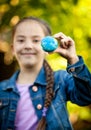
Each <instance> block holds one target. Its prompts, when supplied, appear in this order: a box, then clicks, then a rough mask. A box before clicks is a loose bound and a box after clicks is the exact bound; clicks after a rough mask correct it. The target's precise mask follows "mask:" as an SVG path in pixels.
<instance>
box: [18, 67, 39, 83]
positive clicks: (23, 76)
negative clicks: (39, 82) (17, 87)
mask: <svg viewBox="0 0 91 130" xmlns="http://www.w3.org/2000/svg"><path fill="white" fill-rule="evenodd" d="M40 69H41V67H40V68H34V69H33V68H31V69H28V68H27V69H26V68H23V69H21V70H20V73H19V76H18V79H17V83H19V84H33V83H34V81H35V80H36V78H37V75H38V73H39V71H40Z"/></svg>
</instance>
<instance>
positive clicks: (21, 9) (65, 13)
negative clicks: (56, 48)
mask: <svg viewBox="0 0 91 130" xmlns="http://www.w3.org/2000/svg"><path fill="white" fill-rule="evenodd" d="M26 16H37V17H39V18H42V19H44V20H46V21H47V22H48V23H49V25H50V26H51V28H52V34H55V33H57V32H60V31H61V32H63V33H65V34H66V35H68V36H71V37H72V38H73V39H74V40H75V43H76V50H77V54H78V55H82V56H83V58H84V61H85V63H86V64H87V66H88V68H89V70H90V71H91V0H0V80H1V81H2V80H4V79H7V78H9V77H10V76H11V75H12V74H13V73H14V71H15V70H16V69H17V67H18V66H17V63H16V60H15V59H14V58H13V56H12V53H11V50H10V44H11V43H12V40H11V30H12V27H13V26H14V25H15V24H16V23H17V22H18V21H19V20H20V19H21V18H22V17H26ZM47 60H48V62H49V64H51V66H52V68H53V69H54V70H58V69H66V65H67V61H66V60H65V59H64V58H62V57H60V56H58V55H57V54H51V55H48V56H47ZM67 107H68V112H69V114H70V117H69V118H70V120H71V122H72V124H73V126H74V129H75V130H91V106H87V107H83V108H82V107H78V106H77V105H73V104H72V103H70V102H68V105H67Z"/></svg>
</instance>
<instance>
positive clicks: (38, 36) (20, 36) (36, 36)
mask: <svg viewBox="0 0 91 130" xmlns="http://www.w3.org/2000/svg"><path fill="white" fill-rule="evenodd" d="M31 37H32V38H40V37H41V36H40V35H33V36H31ZM17 38H25V36H23V35H18V36H17Z"/></svg>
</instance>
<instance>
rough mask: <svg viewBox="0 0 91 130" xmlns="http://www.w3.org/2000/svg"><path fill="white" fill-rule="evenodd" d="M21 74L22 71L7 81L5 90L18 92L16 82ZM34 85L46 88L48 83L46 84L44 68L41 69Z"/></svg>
mask: <svg viewBox="0 0 91 130" xmlns="http://www.w3.org/2000/svg"><path fill="white" fill-rule="evenodd" d="M19 72H20V70H18V71H16V72H15V73H14V74H13V76H12V77H11V78H10V79H9V80H8V81H7V85H4V86H3V90H7V89H13V91H17V88H16V87H15V86H16V80H17V77H18V74H19ZM34 84H39V85H42V86H46V84H47V82H46V75H45V70H44V67H42V68H41V70H40V72H39V74H38V76H37V78H36V80H35V82H34Z"/></svg>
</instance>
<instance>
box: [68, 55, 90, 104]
mask: <svg viewBox="0 0 91 130" xmlns="http://www.w3.org/2000/svg"><path fill="white" fill-rule="evenodd" d="M67 72H68V73H69V74H70V76H67V77H66V81H67V86H66V92H67V95H68V96H67V99H68V100H70V101H71V102H72V103H76V104H78V105H80V106H85V105H89V104H91V73H90V71H89V70H88V68H87V66H86V65H85V64H84V61H83V58H82V57H81V56H79V61H78V62H77V63H76V64H73V65H68V66H67Z"/></svg>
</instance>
